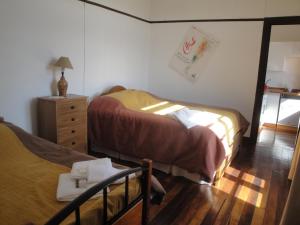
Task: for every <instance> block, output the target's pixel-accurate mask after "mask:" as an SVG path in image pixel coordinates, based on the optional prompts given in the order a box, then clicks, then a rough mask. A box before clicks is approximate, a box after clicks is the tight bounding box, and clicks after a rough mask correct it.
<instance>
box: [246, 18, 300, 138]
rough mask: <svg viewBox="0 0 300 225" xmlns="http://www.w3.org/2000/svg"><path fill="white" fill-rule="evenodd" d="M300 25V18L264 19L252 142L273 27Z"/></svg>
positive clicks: (261, 96)
mask: <svg viewBox="0 0 300 225" xmlns="http://www.w3.org/2000/svg"><path fill="white" fill-rule="evenodd" d="M294 24H300V16H290V17H268V18H265V19H264V26H263V35H262V42H261V51H260V60H259V69H258V77H257V85H256V94H255V103H254V109H253V114H252V123H251V133H250V140H251V142H253V143H254V142H256V140H257V135H258V128H259V120H260V112H261V107H262V100H263V94H264V83H265V79H266V72H267V64H268V56H269V45H270V38H271V29H272V25H294Z"/></svg>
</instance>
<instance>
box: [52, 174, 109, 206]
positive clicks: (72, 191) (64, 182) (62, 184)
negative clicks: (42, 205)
mask: <svg viewBox="0 0 300 225" xmlns="http://www.w3.org/2000/svg"><path fill="white" fill-rule="evenodd" d="M94 185H95V183H93V184H87V185H86V186H85V187H79V188H77V187H76V180H74V179H72V178H71V174H70V173H63V174H60V175H59V178H58V187H57V192H56V199H57V200H58V201H61V202H67V201H73V200H74V199H75V198H76V197H78V196H79V195H81V194H82V193H83V192H85V191H86V190H88V189H89V188H91V187H92V186H94ZM108 191H109V190H108ZM100 195H102V191H100V192H98V193H97V194H95V195H94V196H93V197H92V198H96V197H99V196H100Z"/></svg>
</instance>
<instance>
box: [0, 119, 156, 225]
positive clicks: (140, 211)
mask: <svg viewBox="0 0 300 225" xmlns="http://www.w3.org/2000/svg"><path fill="white" fill-rule="evenodd" d="M91 159H94V157H92V156H88V155H85V154H81V153H78V152H75V151H72V150H70V149H68V148H64V147H61V146H58V145H56V144H53V143H50V142H48V141H45V140H43V139H40V138H37V137H35V136H32V135H30V134H28V133H26V132H24V131H23V130H22V129H20V128H18V127H16V126H14V125H12V124H10V123H4V122H3V121H0V160H1V162H0V177H1V182H0V190H1V192H0V202H1V204H0V223H1V224H6V225H10V224H13V225H19V224H20V225H21V224H22V225H25V224H36V225H37V224H59V223H60V222H62V223H63V224H89V225H93V224H132V225H138V224H146V223H147V215H148V204H149V200H150V186H151V162H150V161H147V160H146V161H144V163H143V166H142V167H137V168H134V169H129V170H125V171H124V172H122V173H121V174H117V175H115V176H114V177H111V178H109V179H107V180H106V181H104V182H101V183H99V184H97V185H96V186H94V187H92V188H91V189H89V190H88V191H87V192H85V193H83V194H82V195H80V196H79V197H78V198H76V199H75V200H74V201H72V202H70V203H69V204H67V203H64V202H58V201H57V200H56V197H55V195H56V188H57V179H58V175H59V174H61V173H65V172H69V171H70V167H71V165H72V164H73V163H74V162H77V161H83V160H91ZM114 166H115V167H116V166H117V167H118V165H114ZM119 167H120V166H119ZM132 173H140V176H137V178H134V179H128V176H129V174H132ZM120 177H126V182H125V183H124V184H121V185H111V183H112V182H114V181H115V180H117V179H119V178H120ZM107 187H109V188H110V192H109V193H107ZM154 188H157V186H156V187H154ZM158 188H159V187H158ZM100 190H103V197H100V198H96V199H93V200H89V201H88V199H90V197H92V196H93V195H94V194H96V193H97V192H99V191H100ZM73 212H74V213H73ZM68 215H70V216H68Z"/></svg>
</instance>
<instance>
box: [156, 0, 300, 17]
mask: <svg viewBox="0 0 300 225" xmlns="http://www.w3.org/2000/svg"><path fill="white" fill-rule="evenodd" d="M298 15H300V3H299V0H250V1H249V0H226V1H220V0H151V13H150V17H151V19H152V20H182V19H226V18H262V17H274V16H298Z"/></svg>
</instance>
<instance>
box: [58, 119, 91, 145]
mask: <svg viewBox="0 0 300 225" xmlns="http://www.w3.org/2000/svg"><path fill="white" fill-rule="evenodd" d="M86 132H87V127H86V126H84V125H82V124H80V125H77V126H71V127H63V128H58V130H57V143H59V144H60V143H63V142H66V141H70V140H71V141H72V140H74V139H75V140H76V139H77V140H81V139H83V140H85V139H86Z"/></svg>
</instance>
